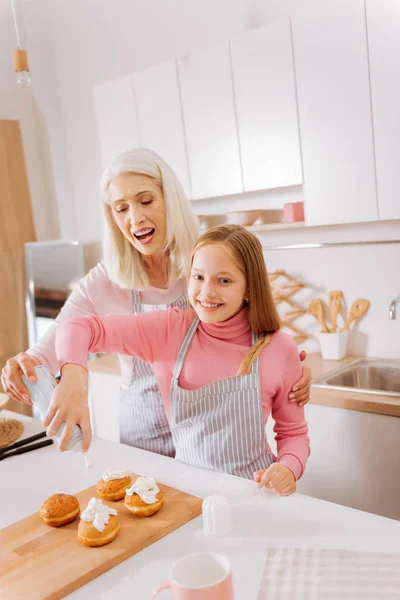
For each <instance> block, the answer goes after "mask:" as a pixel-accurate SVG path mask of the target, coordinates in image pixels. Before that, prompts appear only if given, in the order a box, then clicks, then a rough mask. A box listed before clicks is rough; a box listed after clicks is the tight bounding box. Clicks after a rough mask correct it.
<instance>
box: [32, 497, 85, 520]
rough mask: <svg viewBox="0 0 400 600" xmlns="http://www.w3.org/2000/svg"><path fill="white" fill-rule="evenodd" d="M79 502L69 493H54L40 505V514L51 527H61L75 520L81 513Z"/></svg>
mask: <svg viewBox="0 0 400 600" xmlns="http://www.w3.org/2000/svg"><path fill="white" fill-rule="evenodd" d="M79 511H80V507H79V502H78V500H77V498H75V496H70V495H69V494H53V496H50V498H47V500H45V501H44V502H43V504H42V506H41V507H40V511H39V516H40V518H41V519H42V520H43V521H44V522H45V523H46V525H50V526H51V527H61V525H66V524H67V523H71V521H74V519H76V517H77V516H78V515H79Z"/></svg>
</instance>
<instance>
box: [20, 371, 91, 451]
mask: <svg viewBox="0 0 400 600" xmlns="http://www.w3.org/2000/svg"><path fill="white" fill-rule="evenodd" d="M35 372H36V377H37V381H36V382H35V383H31V382H30V381H29V379H28V378H27V377H26V376H25V375H23V377H22V381H23V382H24V385H25V386H26V387H27V388H28V390H29V392H30V394H31V399H32V402H33V403H34V405H35V406H36V408H37V409H38V411H39V414H40V419H41V421H42V422H43V420H44V418H45V416H46V414H47V411H48V409H49V406H50V401H51V397H52V395H53V391H54V388H55V387H56V385H57V381H56V380H55V379H54V377H53V375H52V374H51V373H50V371H49V369H48V367H46V366H44V365H39V366H38V367H35ZM64 428H65V423H62V424H61V425H60V427H59V428H58V430H57V432H56V433H55V435H54V436H53V438H54V439H55V440H56V441H57V443H58V444H59V443H60V440H61V436H62V434H63V431H64ZM82 437H83V436H82V430H81V428H80V427H79V426H78V425H75V427H74V430H73V433H72V436H71V439H70V441H69V443H68V447H67V450H71V452H79V451H81V450H82Z"/></svg>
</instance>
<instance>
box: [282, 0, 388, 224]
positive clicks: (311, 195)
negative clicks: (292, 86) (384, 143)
mask: <svg viewBox="0 0 400 600" xmlns="http://www.w3.org/2000/svg"><path fill="white" fill-rule="evenodd" d="M309 4H310V2H309ZM312 4H313V7H312V9H313V10H311V11H310V15H309V16H308V17H307V18H306V17H305V16H304V15H303V16H297V15H296V17H295V18H294V19H293V21H292V26H293V45H294V59H295V72H296V82H297V92H298V105H299V117H300V136H301V148H302V158H303V171H304V196H305V212H306V222H307V224H308V225H325V224H326V225H327V224H331V223H354V222H359V221H373V220H376V219H378V209H377V197H376V182H375V164H374V151H373V136H372V118H371V97H370V89H369V85H370V84H369V71H368V54H367V36H366V22H365V11H364V1H363V0H352V2H348V0H336V1H335V2H330V3H329V5H327V4H326V3H325V2H320V0H318V1H317V0H314V2H312Z"/></svg>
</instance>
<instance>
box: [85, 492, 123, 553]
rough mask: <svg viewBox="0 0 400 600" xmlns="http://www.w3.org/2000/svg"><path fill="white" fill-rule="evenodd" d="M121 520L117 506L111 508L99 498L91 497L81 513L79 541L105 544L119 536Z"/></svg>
mask: <svg viewBox="0 0 400 600" xmlns="http://www.w3.org/2000/svg"><path fill="white" fill-rule="evenodd" d="M118 532H119V521H118V518H117V511H116V510H115V508H109V507H108V506H106V505H105V504H103V503H102V501H101V500H99V499H98V498H91V500H90V501H89V503H88V505H87V507H86V508H85V510H84V511H82V514H81V520H80V522H79V526H78V542H79V543H80V544H82V545H83V546H104V545H105V544H109V543H110V542H112V541H113V540H115V538H116V537H117V535H118Z"/></svg>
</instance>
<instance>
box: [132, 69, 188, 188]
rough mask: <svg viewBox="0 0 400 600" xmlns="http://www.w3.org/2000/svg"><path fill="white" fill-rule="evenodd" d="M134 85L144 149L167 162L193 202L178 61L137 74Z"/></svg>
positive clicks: (134, 76) (141, 140)
mask: <svg viewBox="0 0 400 600" xmlns="http://www.w3.org/2000/svg"><path fill="white" fill-rule="evenodd" d="M133 83H134V91H135V100H136V109H137V117H138V128H139V134H140V142H141V145H142V146H143V147H145V148H151V149H152V150H154V151H155V152H158V154H159V155H160V156H161V157H162V158H163V159H164V160H166V161H167V163H168V164H169V165H170V166H171V167H172V168H173V169H174V171H175V172H176V174H177V176H178V178H179V180H180V182H181V183H182V185H183V188H184V190H185V192H186V194H187V195H188V196H189V198H190V197H191V190H190V181H189V172H188V164H187V155H186V146H185V135H184V129H183V119H182V107H181V101H180V92H179V85H178V74H177V65H176V61H175V60H171V61H168V62H164V63H161V64H159V65H156V66H154V67H152V68H150V69H146V70H144V71H139V72H137V73H135V74H134V75H133Z"/></svg>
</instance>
